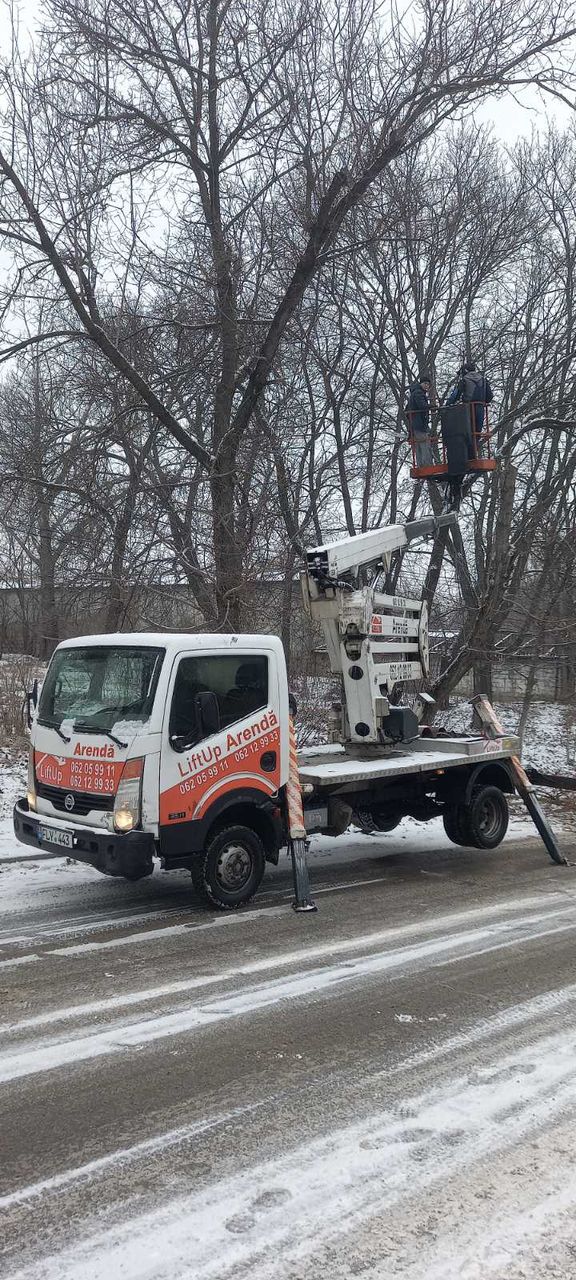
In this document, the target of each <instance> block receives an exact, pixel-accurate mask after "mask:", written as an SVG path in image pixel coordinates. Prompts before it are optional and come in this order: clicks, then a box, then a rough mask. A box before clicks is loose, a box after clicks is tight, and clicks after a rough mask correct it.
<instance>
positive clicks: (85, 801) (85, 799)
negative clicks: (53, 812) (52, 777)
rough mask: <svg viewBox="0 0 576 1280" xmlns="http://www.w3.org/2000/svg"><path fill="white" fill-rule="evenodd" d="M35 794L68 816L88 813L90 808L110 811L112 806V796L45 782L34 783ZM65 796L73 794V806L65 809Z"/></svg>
mask: <svg viewBox="0 0 576 1280" xmlns="http://www.w3.org/2000/svg"><path fill="white" fill-rule="evenodd" d="M36 794H37V795H39V796H41V797H42V799H43V800H49V801H50V804H51V805H53V806H54V808H55V809H59V810H60V811H61V812H62V813H68V814H69V815H70V817H73V816H74V815H75V814H79V815H80V816H82V815H84V814H86V813H89V812H90V810H91V809H103V810H108V811H110V810H111V809H113V808H114V796H111V795H100V794H99V793H98V794H93V793H92V792H90V793H88V792H86V791H72V790H70V788H68V790H67V789H66V788H65V787H49V786H48V785H47V783H45V782H37V783H36ZM66 796H74V808H73V809H67V808H66V805H65V803H64V801H65V800H66Z"/></svg>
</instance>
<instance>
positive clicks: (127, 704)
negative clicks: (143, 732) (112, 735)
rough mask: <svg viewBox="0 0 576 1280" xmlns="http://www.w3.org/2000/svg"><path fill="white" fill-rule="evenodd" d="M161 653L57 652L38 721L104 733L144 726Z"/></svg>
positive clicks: (125, 648) (109, 648) (120, 649)
mask: <svg viewBox="0 0 576 1280" xmlns="http://www.w3.org/2000/svg"><path fill="white" fill-rule="evenodd" d="M165 652H166V651H165V649H149V648H146V649H140V648H131V647H130V646H129V645H118V646H113V645H87V646H84V647H81V646H79V647H78V648H77V649H58V650H57V652H56V653H55V654H54V657H53V658H52V661H51V663H50V666H49V668H48V672H47V674H46V679H45V681H44V684H43V686H42V693H41V696H40V704H39V707H38V720H39V722H40V723H41V724H51V725H57V726H60V725H61V724H62V722H63V721H66V720H67V721H70V722H72V723H73V724H74V726H75V727H76V728H77V729H80V728H82V729H85V730H87V731H88V732H90V731H91V732H92V733H97V732H99V731H102V732H104V733H106V732H107V731H109V730H110V729H112V728H113V727H114V725H115V724H118V723H121V722H122V721H128V722H129V721H132V720H134V721H137V722H138V723H143V722H144V721H145V720H147V719H148V717H149V715H150V712H151V710H152V704H153V702H154V694H155V692H156V686H157V684H158V676H159V675H160V668H161V666H162V660H163V658H164V654H165Z"/></svg>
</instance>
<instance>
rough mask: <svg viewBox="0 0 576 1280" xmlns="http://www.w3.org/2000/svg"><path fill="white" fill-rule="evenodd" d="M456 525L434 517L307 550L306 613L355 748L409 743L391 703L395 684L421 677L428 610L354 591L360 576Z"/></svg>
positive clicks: (425, 666) (406, 725)
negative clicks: (337, 682) (334, 678)
mask: <svg viewBox="0 0 576 1280" xmlns="http://www.w3.org/2000/svg"><path fill="white" fill-rule="evenodd" d="M456 521H457V517H456V514H455V513H454V512H449V513H448V514H446V515H442V516H439V517H437V518H433V517H431V518H430V519H426V520H413V521H410V522H409V523H408V524H395V525H389V526H388V527H387V528H385V529H374V530H372V531H371V532H369V533H360V534H358V535H357V536H356V537H352V538H343V539H341V540H340V541H338V542H332V543H327V544H326V545H325V546H322V547H314V549H313V550H312V551H309V552H308V553H307V557H306V560H307V567H306V569H305V570H304V572H303V573H302V575H301V580H302V593H303V597H304V605H305V608H306V610H307V612H308V614H309V615H310V617H311V618H314V619H315V620H316V621H318V622H320V623H321V624H322V629H323V631H324V636H325V639H326V645H327V649H328V655H329V658H330V666H331V668H332V671H334V672H338V673H339V674H341V676H342V680H343V686H344V698H345V704H346V718H345V723H344V737H345V739H346V740H347V741H349V742H353V743H355V744H360V743H365V744H366V745H371V746H376V745H380V746H382V745H387V744H388V745H389V744H390V743H391V742H395V741H403V740H406V738H410V737H415V736H416V733H417V725H418V720H417V717H416V716H415V714H414V713H413V712H411V711H410V710H409V709H408V708H406V707H397V706H391V705H390V698H391V695H392V691H393V689H394V686H395V685H396V684H398V683H400V682H402V683H403V682H404V681H412V680H421V679H423V678H425V677H426V676H427V675H428V671H429V652H428V611H427V607H426V604H425V602H424V601H423V600H420V599H409V598H407V597H405V596H392V595H386V594H383V593H381V592H378V591H376V590H374V588H373V587H371V586H360V585H359V581H358V580H359V575H360V572H361V570H363V569H364V570H368V569H373V570H375V571H376V573H378V570H379V569H381V570H387V569H388V568H389V567H390V561H391V557H392V554H393V552H394V551H399V550H401V549H402V548H403V547H406V546H408V545H409V543H411V542H415V541H420V540H422V539H426V538H431V537H433V536H434V535H435V534H436V533H437V531H438V530H439V529H440V528H442V527H445V526H447V525H453V524H455V523H456Z"/></svg>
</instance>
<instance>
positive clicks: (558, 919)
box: [0, 905, 575, 1082]
mask: <svg viewBox="0 0 576 1280" xmlns="http://www.w3.org/2000/svg"><path fill="white" fill-rule="evenodd" d="M574 924H575V910H574V906H573V905H571V906H569V907H564V908H563V910H555V911H552V912H551V911H540V912H536V913H533V914H531V915H526V916H520V917H516V918H513V919H510V920H507V919H504V920H500V921H496V922H494V921H492V922H488V923H486V924H484V925H481V926H479V927H477V928H472V929H468V930H465V931H462V932H460V933H449V934H441V935H440V936H439V937H436V938H431V939H430V938H429V939H426V940H425V941H423V942H421V943H414V944H412V945H405V946H401V947H399V948H395V949H394V948H393V949H391V950H388V951H387V950H380V951H376V952H374V953H372V954H368V955H360V956H356V957H355V958H351V959H343V960H341V961H340V962H339V963H337V964H329V965H324V966H321V967H318V968H315V969H308V970H304V971H302V970H301V969H299V971H298V972H296V973H291V974H288V975H284V976H282V977H279V978H273V979H272V980H270V981H269V982H265V983H262V984H260V985H257V986H253V987H249V988H245V987H241V988H236V989H233V990H231V991H229V992H227V993H224V994H220V995H216V996H215V997H214V999H212V1000H211V1001H210V1002H205V1003H201V1004H195V1005H194V1004H193V1005H189V1006H186V1007H185V1008H184V1009H178V1010H176V1011H174V1012H170V1013H163V1014H160V1015H158V1016H157V1017H152V1016H150V1015H148V1016H147V1017H145V1018H143V1019H140V1020H138V1021H136V1022H133V1023H130V1022H125V1021H121V1020H119V1021H118V1022H117V1023H116V1024H115V1025H111V1026H108V1027H105V1028H104V1029H99V1030H96V1031H94V1030H92V1029H91V1028H90V1029H89V1030H86V1029H84V1028H79V1029H78V1030H77V1031H76V1032H75V1034H74V1035H72V1036H71V1037H70V1038H69V1039H60V1038H57V1037H54V1038H52V1039H45V1040H39V1041H38V1040H33V1041H32V1042H25V1043H24V1044H23V1045H22V1046H20V1047H18V1048H15V1049H12V1050H8V1051H7V1052H5V1053H3V1054H2V1055H1V1056H0V1082H7V1081H10V1080H18V1079H22V1078H24V1077H27V1076H31V1075H35V1074H41V1073H44V1072H48V1071H54V1070H57V1069H60V1068H63V1067H66V1066H71V1065H78V1064H80V1063H81V1062H87V1061H90V1060H92V1059H95V1058H99V1057H103V1056H107V1055H112V1054H117V1053H122V1052H126V1051H130V1050H134V1049H136V1048H139V1047H141V1046H142V1045H145V1044H151V1043H154V1042H155V1041H159V1040H163V1039H167V1038H171V1037H174V1036H180V1035H185V1034H190V1033H193V1032H199V1031H201V1030H203V1029H204V1028H206V1027H209V1026H213V1025H214V1024H216V1023H218V1022H222V1021H226V1020H229V1019H232V1018H240V1017H246V1016H249V1015H251V1014H254V1013H257V1012H258V1011H260V1010H263V1009H267V1008H271V1007H273V1006H274V1005H277V1004H280V1003H283V1002H286V1001H294V1000H299V999H303V998H306V997H308V998H309V997H317V996H318V995H320V994H323V995H334V994H337V993H339V992H340V991H342V990H343V989H344V988H345V987H347V986H350V985H351V984H358V983H359V982H361V981H363V980H368V979H370V978H374V977H380V976H382V975H385V974H392V973H395V974H396V976H398V974H400V975H402V976H403V975H406V974H409V973H414V972H417V971H419V970H421V969H422V968H425V969H428V968H429V967H430V965H431V964H434V965H439V964H442V963H445V962H446V961H447V960H452V959H455V958H460V960H461V961H464V960H466V958H467V957H468V956H470V955H472V956H476V955H479V954H486V953H488V952H491V951H495V950H501V949H502V948H508V947H515V946H518V945H524V944H525V943H526V942H528V941H537V940H540V939H543V938H550V937H552V936H554V935H557V934H560V933H564V932H567V931H571V930H572V929H573V928H574ZM377 937H381V935H367V936H365V937H359V938H358V937H356V938H354V939H351V940H347V941H344V942H340V943H329V944H326V945H325V946H323V947H322V946H321V947H318V948H311V949H310V950H309V952H308V954H306V952H296V953H290V955H289V956H286V955H284V956H273V957H271V958H269V959H267V960H265V961H256V962H254V964H253V965H252V966H244V968H243V970H240V971H238V970H233V971H231V974H230V976H233V977H237V976H238V972H240V974H244V976H246V975H249V974H254V973H255V972H260V971H261V970H262V969H264V970H268V969H272V968H275V967H283V966H286V964H287V963H288V962H290V963H293V964H298V966H301V965H302V963H303V962H305V961H306V960H310V958H311V956H313V957H314V958H321V957H322V956H327V955H333V954H341V955H342V954H344V955H347V954H349V953H350V952H351V951H353V950H354V951H358V950H359V949H360V948H361V947H362V946H366V945H367V943H368V941H369V939H372V941H374V940H375V938H377ZM224 976H225V975H224ZM222 980H223V975H222V974H221V973H216V974H214V975H208V976H202V977H195V978H192V979H190V980H188V981H187V982H186V984H185V985H186V989H187V990H191V991H192V990H194V989H198V988H201V987H204V986H207V985H217V984H218V983H219V982H221V981H222ZM178 986H180V990H181V989H182V988H181V984H171V987H172V991H173V992H174V988H175V987H178ZM159 991H160V993H161V994H160V996H158V992H157V991H155V992H153V993H152V998H153V999H154V998H161V999H165V998H166V996H167V990H166V988H165V987H164V988H160V989H159ZM135 994H136V1002H137V1003H140V1002H144V1001H145V1000H146V993H145V992H142V993H140V992H139V993H135ZM133 995H134V993H130V995H129V996H124V997H112V998H111V1002H105V1003H106V1004H107V1008H109V1009H110V1008H114V1009H120V1008H121V1007H122V1004H123V1002H124V1007H125V1006H126V1004H128V1003H129V1001H130V1000H132V999H133ZM39 1017H40V1019H44V1024H45V1022H47V1021H49V1020H50V1018H51V1017H52V1015H39ZM31 1021H32V1023H36V1022H37V1019H32V1020H31ZM25 1025H26V1024H25V1023H24V1024H21V1025H18V1024H15V1026H14V1028H13V1030H14V1031H15V1032H16V1033H17V1032H19V1031H20V1032H21V1030H22V1027H24V1029H25Z"/></svg>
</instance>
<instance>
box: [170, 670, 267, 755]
mask: <svg viewBox="0 0 576 1280" xmlns="http://www.w3.org/2000/svg"><path fill="white" fill-rule="evenodd" d="M199 693H213V694H214V695H215V697H216V700H217V703H218V711H219V715H220V728H221V729H225V728H226V726H227V725H229V724H234V722H235V721H236V720H243V719H244V717H245V716H249V715H251V714H252V712H254V711H259V710H260V709H263V708H264V707H266V706H267V704H268V659H267V658H265V657H264V655H263V654H255V655H254V656H253V657H252V656H251V655H248V656H246V654H244V655H240V654H222V655H217V656H215V657H210V656H206V657H197V658H182V659H181V660H180V665H179V667H178V671H177V673H176V683H175V685H174V693H173V695H172V706H171V708H170V727H169V732H170V735H171V736H172V735H174V736H179V737H185V738H186V741H187V742H189V743H190V744H191V745H192V743H193V742H198V741H199V740H200V739H201V738H202V737H203V736H204V733H203V731H202V727H201V718H200V712H199V709H198V702H197V695H198V694H199Z"/></svg>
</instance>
